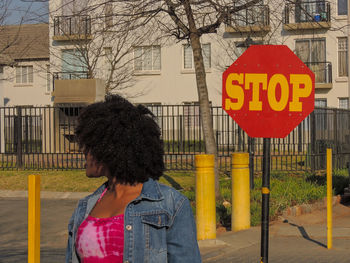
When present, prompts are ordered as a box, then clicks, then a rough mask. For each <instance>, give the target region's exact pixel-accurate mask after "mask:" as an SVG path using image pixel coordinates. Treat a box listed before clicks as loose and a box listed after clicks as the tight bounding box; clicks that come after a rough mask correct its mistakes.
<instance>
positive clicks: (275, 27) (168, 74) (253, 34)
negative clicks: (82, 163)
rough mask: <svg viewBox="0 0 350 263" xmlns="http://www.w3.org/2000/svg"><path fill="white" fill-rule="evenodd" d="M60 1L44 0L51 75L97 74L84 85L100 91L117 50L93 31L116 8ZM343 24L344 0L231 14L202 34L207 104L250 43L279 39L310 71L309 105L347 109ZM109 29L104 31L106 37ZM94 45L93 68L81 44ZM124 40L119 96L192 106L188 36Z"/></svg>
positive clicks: (300, 1) (215, 100) (105, 24)
mask: <svg viewBox="0 0 350 263" xmlns="http://www.w3.org/2000/svg"><path fill="white" fill-rule="evenodd" d="M66 2H67V1H65V0H51V1H50V13H51V14H52V16H51V17H50V50H51V56H50V59H51V65H52V69H53V71H56V72H57V73H56V74H55V76H56V78H57V79H58V80H67V79H68V80H74V81H77V80H79V79H81V78H91V77H93V78H95V79H101V81H99V84H98V85H97V86H96V84H95V83H92V84H91V87H92V88H91V94H97V93H99V94H102V93H103V91H104V88H106V87H104V86H106V85H108V84H106V83H107V82H108V79H109V76H111V75H109V74H108V72H110V71H111V64H110V63H108V62H110V61H113V60H114V58H115V57H114V56H113V54H114V50H115V49H117V48H118V47H117V42H113V41H112V40H111V39H109V40H108V41H102V40H101V37H100V36H97V33H96V32H97V31H98V29H101V28H106V29H110V28H111V27H113V19H115V18H114V16H113V13H114V12H115V8H116V7H114V6H113V5H112V3H107V4H105V5H101V6H100V7H99V8H96V9H94V11H93V12H89V13H83V12H80V10H82V6H84V5H83V4H82V3H81V1H79V4H78V3H77V2H78V1H76V2H74V1H69V2H67V3H66ZM348 24H349V21H348V6H347V0H330V1H325V0H314V1H305V0H296V1H295V2H294V3H293V2H291V1H282V0H278V1H276V0H274V1H272V0H265V1H261V2H260V3H259V4H257V5H255V6H253V7H249V8H248V9H246V10H242V11H241V12H239V13H237V14H235V15H233V16H232V19H229V20H228V21H226V23H225V25H222V26H221V27H220V28H219V29H218V31H217V34H210V35H206V36H203V37H202V39H201V42H202V49H203V57H204V64H205V67H206V79H207V85H208V92H209V99H210V101H211V103H212V105H217V106H220V105H221V88H222V87H221V86H222V80H221V75H222V72H223V71H224V70H225V68H226V67H227V66H229V65H230V64H231V63H233V61H234V60H235V59H236V58H237V56H239V55H240V54H241V53H242V52H243V51H244V50H245V49H246V48H247V47H248V46H249V45H251V44H283V45H287V46H288V47H289V48H290V49H291V50H292V51H294V52H295V54H297V55H298V56H299V58H300V59H301V60H302V61H303V62H304V63H305V64H306V65H307V66H309V67H310V68H311V69H312V70H313V71H314V73H315V75H316V85H315V87H316V91H315V101H316V102H315V104H316V106H327V107H336V108H338V107H340V108H349V82H348V75H349V67H348V60H349V58H348V57H349V54H348V35H349V33H348V28H347V25H348ZM108 32H110V31H108V30H106V31H105V32H104V34H111V33H108ZM145 34H147V33H145ZM141 38H142V36H141V35H140V37H139V39H141ZM107 39H108V37H107ZM134 40H135V39H134ZM94 42H95V43H99V44H95V46H99V52H95V53H96V54H98V56H99V59H98V60H96V62H95V64H94V66H93V67H92V66H90V65H89V63H87V62H86V60H87V58H90V60H91V55H89V53H91V52H90V50H88V48H91V43H94ZM82 43H83V44H82ZM88 43H90V44H88ZM127 44H128V45H129V47H130V50H128V55H127V56H125V59H124V61H128V62H129V63H125V71H127V72H128V74H129V77H130V83H131V84H130V85H129V88H128V89H123V90H114V91H116V92H119V93H122V94H124V93H125V94H126V96H128V97H129V98H131V100H133V101H134V102H136V103H147V104H149V105H159V104H184V105H191V104H195V101H197V100H198V96H197V88H196V80H195V73H194V63H193V54H192V49H191V47H190V45H189V44H188V42H187V41H175V40H168V41H166V42H162V41H158V40H155V41H150V40H149V39H143V42H142V41H138V42H135V43H131V42H128V43H127V42H125V46H127ZM252 63H254V61H252ZM126 65H128V66H126ZM61 83H64V84H60V83H59V82H57V84H60V85H61V87H63V88H66V87H68V86H67V85H68V84H67V82H61ZM75 83H77V82H75ZM124 84H125V83H124ZM96 92H97V93H96ZM112 92H113V91H112ZM55 97H56V96H55ZM86 99H87V100H89V99H88V98H86ZM92 100H93V99H90V101H92ZM63 101H64V100H63ZM63 101H62V100H61V101H60V102H63ZM72 101H74V100H72ZM70 102H71V101H70Z"/></svg>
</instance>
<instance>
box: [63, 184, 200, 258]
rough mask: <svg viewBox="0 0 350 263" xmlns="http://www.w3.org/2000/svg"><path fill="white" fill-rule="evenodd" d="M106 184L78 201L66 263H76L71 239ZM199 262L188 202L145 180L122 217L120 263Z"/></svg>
mask: <svg viewBox="0 0 350 263" xmlns="http://www.w3.org/2000/svg"><path fill="white" fill-rule="evenodd" d="M106 186H107V183H105V184H103V185H102V186H100V187H99V188H98V189H97V190H96V191H95V192H94V193H93V194H91V195H89V196H87V197H85V198H83V199H81V200H80V201H79V203H78V206H77V208H76V209H75V211H74V213H73V215H72V217H71V219H70V220H69V224H68V245H67V250H66V263H78V262H80V260H79V257H78V256H77V254H76V250H75V239H76V234H77V230H78V227H79V226H80V224H81V223H82V222H83V221H84V220H85V218H87V216H88V215H89V213H90V212H91V210H92V209H93V207H94V206H95V204H96V202H97V200H98V199H99V197H100V195H101V193H102V192H103V190H104V189H105V188H106ZM142 262H145V263H146V262H149V263H158V262H159V263H160V262H162V263H163V262H181V263H184V262H191V263H197V262H201V257H200V253H199V249H198V244H197V235H196V226H195V222H194V218H193V214H192V209H191V206H190V202H189V201H188V199H187V198H186V197H185V196H183V195H182V194H180V193H179V192H177V191H176V190H174V189H173V188H171V187H168V186H165V185H162V184H159V183H158V182H157V181H154V180H152V179H149V180H148V181H147V182H145V183H144V185H143V188H142V191H141V194H140V196H138V197H137V198H136V199H135V200H133V201H131V202H130V203H129V204H128V205H127V206H126V208H125V213H124V263H142Z"/></svg>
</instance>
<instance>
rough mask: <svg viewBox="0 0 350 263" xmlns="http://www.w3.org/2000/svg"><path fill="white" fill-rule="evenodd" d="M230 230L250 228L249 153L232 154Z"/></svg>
mask: <svg viewBox="0 0 350 263" xmlns="http://www.w3.org/2000/svg"><path fill="white" fill-rule="evenodd" d="M231 223H232V224H231V228H232V231H240V230H244V229H248V228H250V187H249V154H248V153H233V154H232V216H231Z"/></svg>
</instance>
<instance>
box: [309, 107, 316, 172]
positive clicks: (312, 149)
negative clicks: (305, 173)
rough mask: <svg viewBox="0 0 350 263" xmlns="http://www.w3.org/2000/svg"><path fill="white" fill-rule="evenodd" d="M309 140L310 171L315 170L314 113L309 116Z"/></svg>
mask: <svg viewBox="0 0 350 263" xmlns="http://www.w3.org/2000/svg"><path fill="white" fill-rule="evenodd" d="M310 140H311V149H310V155H311V170H312V171H314V170H315V169H316V156H315V155H316V118H315V111H313V112H312V113H311V114H310Z"/></svg>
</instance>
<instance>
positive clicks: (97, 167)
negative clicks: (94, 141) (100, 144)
mask: <svg viewBox="0 0 350 263" xmlns="http://www.w3.org/2000/svg"><path fill="white" fill-rule="evenodd" d="M85 159H86V167H85V168H86V176H87V177H89V178H94V177H95V178H96V177H101V176H103V175H104V173H103V171H104V169H103V168H104V167H103V165H102V164H100V163H98V162H97V161H96V160H95V158H94V157H93V156H92V155H91V154H90V152H88V153H87V154H85Z"/></svg>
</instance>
